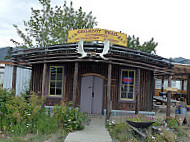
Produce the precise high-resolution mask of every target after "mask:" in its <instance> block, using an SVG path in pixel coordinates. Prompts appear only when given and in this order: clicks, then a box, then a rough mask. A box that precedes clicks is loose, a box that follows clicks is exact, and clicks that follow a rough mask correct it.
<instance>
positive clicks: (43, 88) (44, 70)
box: [42, 63, 47, 97]
mask: <svg viewBox="0 0 190 142" xmlns="http://www.w3.org/2000/svg"><path fill="white" fill-rule="evenodd" d="M46 73H47V64H46V63H44V67H43V76H42V97H43V96H45V90H46V86H45V85H46Z"/></svg>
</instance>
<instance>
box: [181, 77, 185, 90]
mask: <svg viewBox="0 0 190 142" xmlns="http://www.w3.org/2000/svg"><path fill="white" fill-rule="evenodd" d="M184 82H185V81H184V80H182V81H181V91H183V90H184Z"/></svg>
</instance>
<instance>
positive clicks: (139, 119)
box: [126, 114, 155, 128]
mask: <svg viewBox="0 0 190 142" xmlns="http://www.w3.org/2000/svg"><path fill="white" fill-rule="evenodd" d="M126 122H127V123H128V124H130V125H131V126H133V127H135V128H148V127H150V126H151V125H152V124H153V123H154V122H155V119H154V118H153V117H151V116H147V115H144V114H135V115H133V114H131V115H130V116H128V117H127V120H126Z"/></svg>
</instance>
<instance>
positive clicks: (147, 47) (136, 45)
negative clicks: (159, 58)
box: [127, 35, 158, 53]
mask: <svg viewBox="0 0 190 142" xmlns="http://www.w3.org/2000/svg"><path fill="white" fill-rule="evenodd" d="M127 42H128V43H127V45H128V47H129V48H133V49H137V50H140V51H144V52H148V53H152V52H154V53H156V49H155V48H156V46H157V45H158V43H157V42H154V38H152V39H151V40H150V41H147V42H144V43H143V44H140V41H139V37H137V38H136V37H135V36H134V35H133V36H132V37H131V36H128V37H127Z"/></svg>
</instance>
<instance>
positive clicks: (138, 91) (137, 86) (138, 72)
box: [135, 69, 141, 114]
mask: <svg viewBox="0 0 190 142" xmlns="http://www.w3.org/2000/svg"><path fill="white" fill-rule="evenodd" d="M140 73H141V70H140V69H137V85H136V90H137V93H136V107H135V114H138V113H139V105H140V104H139V103H140Z"/></svg>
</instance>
